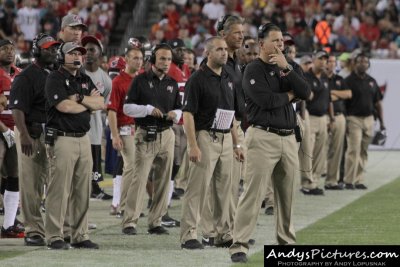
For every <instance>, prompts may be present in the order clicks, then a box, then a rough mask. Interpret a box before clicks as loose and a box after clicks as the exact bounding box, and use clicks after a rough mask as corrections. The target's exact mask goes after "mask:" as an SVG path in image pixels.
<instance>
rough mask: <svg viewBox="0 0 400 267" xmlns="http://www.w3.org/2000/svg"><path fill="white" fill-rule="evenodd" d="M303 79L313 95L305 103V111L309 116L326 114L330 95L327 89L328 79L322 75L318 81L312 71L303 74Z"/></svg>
mask: <svg viewBox="0 0 400 267" xmlns="http://www.w3.org/2000/svg"><path fill="white" fill-rule="evenodd" d="M305 78H306V80H307V82H308V84H309V86H310V88H311V90H312V92H313V93H314V97H313V99H312V100H311V101H307V110H308V112H309V113H310V115H313V116H319V117H320V116H324V115H326V114H328V109H329V103H330V102H331V94H330V91H329V88H328V77H327V76H326V75H324V74H322V75H321V78H319V79H318V77H317V76H315V74H314V73H313V71H312V70H310V71H309V72H307V73H305Z"/></svg>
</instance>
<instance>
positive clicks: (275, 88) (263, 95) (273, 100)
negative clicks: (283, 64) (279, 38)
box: [242, 58, 311, 129]
mask: <svg viewBox="0 0 400 267" xmlns="http://www.w3.org/2000/svg"><path fill="white" fill-rule="evenodd" d="M242 85H243V90H244V93H245V96H246V112H247V117H248V120H249V123H250V124H255V125H261V126H264V127H274V128H278V129H293V128H294V127H295V126H296V124H297V122H296V113H295V111H294V109H293V106H292V103H290V102H289V97H288V95H287V92H288V91H290V90H293V92H294V94H295V96H296V97H297V98H300V99H307V98H308V97H309V95H310V94H311V91H310V89H309V87H308V84H307V82H306V81H305V80H304V79H303V78H302V77H301V76H300V75H299V74H297V73H296V72H295V71H291V72H289V74H288V75H286V76H282V75H281V71H280V69H279V68H278V66H276V65H271V64H267V63H265V62H263V61H262V60H261V59H259V58H258V59H256V60H254V61H253V62H251V63H250V64H249V65H247V67H246V69H245V71H244V75H243V83H242Z"/></svg>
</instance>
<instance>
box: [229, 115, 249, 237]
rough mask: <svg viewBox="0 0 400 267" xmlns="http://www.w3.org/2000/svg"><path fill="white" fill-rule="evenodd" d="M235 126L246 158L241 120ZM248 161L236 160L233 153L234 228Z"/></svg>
mask: <svg viewBox="0 0 400 267" xmlns="http://www.w3.org/2000/svg"><path fill="white" fill-rule="evenodd" d="M234 127H236V130H237V135H238V144H240V145H241V146H242V150H243V153H244V156H245V159H246V150H247V148H246V145H245V143H244V132H243V130H242V128H241V127H240V121H236V123H235V125H234ZM245 164H246V162H240V161H238V160H236V158H235V153H233V163H232V194H231V200H230V204H229V219H230V223H231V227H232V229H233V224H234V221H235V212H236V207H237V204H238V202H239V184H240V179H242V178H243V177H244V175H245V168H244V166H245Z"/></svg>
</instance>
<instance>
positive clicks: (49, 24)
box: [40, 1, 60, 38]
mask: <svg viewBox="0 0 400 267" xmlns="http://www.w3.org/2000/svg"><path fill="white" fill-rule="evenodd" d="M46 3H47V4H46V7H45V8H43V9H42V10H41V19H40V26H41V31H40V32H43V33H47V34H50V35H51V36H53V37H54V38H56V37H57V32H58V29H59V28H60V19H59V17H57V15H56V10H55V9H54V5H53V3H52V2H50V1H49V2H46Z"/></svg>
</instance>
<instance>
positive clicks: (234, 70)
mask: <svg viewBox="0 0 400 267" xmlns="http://www.w3.org/2000/svg"><path fill="white" fill-rule="evenodd" d="M225 70H226V72H227V73H228V75H229V77H230V78H231V80H232V82H233V85H234V87H235V110H236V111H237V112H236V113H235V117H236V118H237V120H239V121H241V120H242V119H243V116H244V113H245V110H246V105H245V100H244V92H243V87H242V78H243V77H242V76H243V75H242V72H241V68H240V66H239V64H238V63H237V61H236V58H231V57H228V61H227V62H226V65H225Z"/></svg>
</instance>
